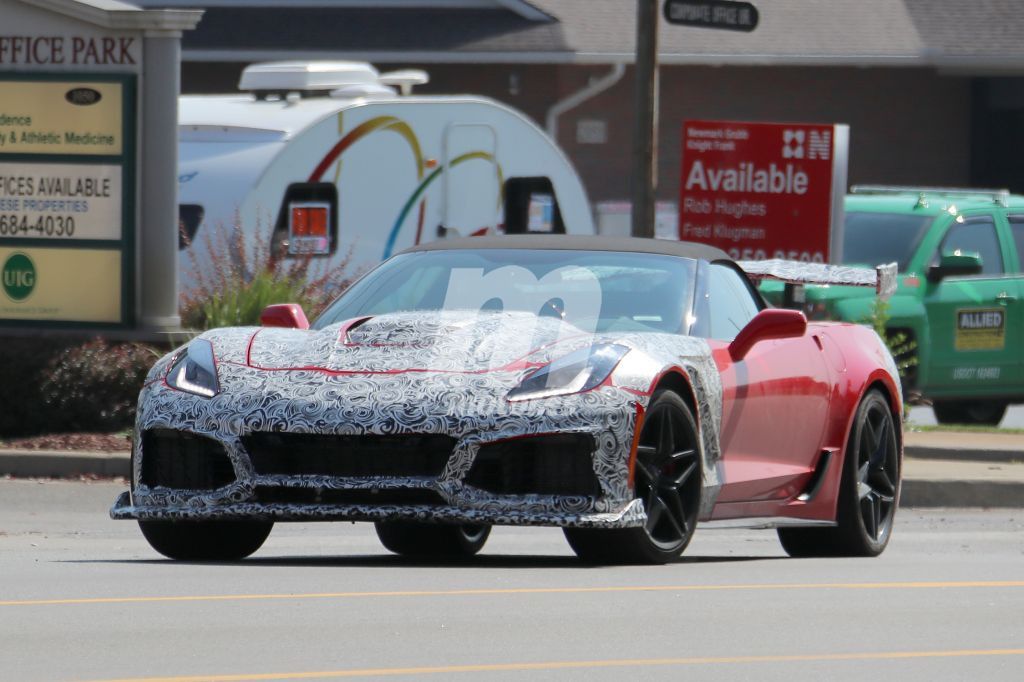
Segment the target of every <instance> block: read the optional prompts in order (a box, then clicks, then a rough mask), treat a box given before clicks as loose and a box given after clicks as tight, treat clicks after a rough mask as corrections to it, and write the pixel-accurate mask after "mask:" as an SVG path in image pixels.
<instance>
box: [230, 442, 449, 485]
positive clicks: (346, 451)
mask: <svg viewBox="0 0 1024 682" xmlns="http://www.w3.org/2000/svg"><path fill="white" fill-rule="evenodd" d="M242 444H243V445H244V446H245V449H246V450H247V451H248V453H249V458H250V460H251V461H252V466H253V468H254V469H255V470H256V472H257V473H258V474H264V475H271V474H276V475H284V476H302V475H320V476H340V477H354V478H362V477H369V476H395V477H418V476H429V477H435V478H436V477H437V476H440V475H441V473H442V472H443V471H444V467H445V465H446V464H447V463H448V457H449V456H450V455H451V453H452V449H453V448H454V447H455V439H454V438H452V437H450V436H443V435H436V434H401V435H384V436H379V435H361V436H338V435H319V434H303V433H253V434H250V435H248V436H244V437H243V438H242Z"/></svg>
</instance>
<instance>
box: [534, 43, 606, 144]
mask: <svg viewBox="0 0 1024 682" xmlns="http://www.w3.org/2000/svg"><path fill="white" fill-rule="evenodd" d="M624 73H626V65H625V64H623V63H622V62H618V63H616V64H613V65H612V70H611V71H609V72H608V73H607V74H606V75H604V76H602V77H601V78H598V79H597V80H596V81H594V82H592V83H590V84H588V85H587V86H586V87H584V88H583V89H582V90H577V91H576V92H574V93H573V94H571V95H569V96H568V97H566V98H565V99H563V100H561V101H558V102H555V105H554V106H553V107H551V108H550V109H548V115H547V117H546V118H545V126H546V127H547V130H548V136H549V137H551V139H552V140H554V141H555V142H558V117H559V116H561V115H562V114H564V113H565V112H567V111H569V110H570V109H572V108H574V107H577V106H579V105H580V104H583V102H586V101H587V100H588V99H590V98H591V97H593V96H595V95H599V94H601V93H602V92H604V91H605V90H607V89H608V88H610V87H612V86H613V85H615V84H616V83H618V82H619V79H621V78H622V74H624Z"/></svg>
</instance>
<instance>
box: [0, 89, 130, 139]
mask: <svg viewBox="0 0 1024 682" xmlns="http://www.w3.org/2000/svg"><path fill="white" fill-rule="evenodd" d="M122 88H123V86H122V84H121V83H112V82H102V81H100V82H90V81H42V82H39V81H19V80H7V81H3V80H0V154H95V155H119V154H121V152H122V149H123V145H124V139H123V129H124V125H123V120H122V112H123V99H122V97H123V91H122Z"/></svg>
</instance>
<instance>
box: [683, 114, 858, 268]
mask: <svg viewBox="0 0 1024 682" xmlns="http://www.w3.org/2000/svg"><path fill="white" fill-rule="evenodd" d="M848 142H849V127H848V126H845V125H822V124H804V123H741V122H730V121H686V122H684V123H683V135H682V144H683V150H682V176H681V187H680V195H679V238H680V239H682V240H684V241H695V242H701V243H705V244H710V245H712V246H717V247H719V248H721V249H723V250H724V251H726V252H727V253H728V254H729V255H730V256H731V257H733V258H736V259H740V260H763V259H767V258H784V259H787V260H802V261H810V262H816V263H826V262H835V261H837V260H838V259H839V258H840V257H841V253H840V251H841V249H842V234H841V233H842V210H843V203H842V202H843V196H844V194H845V192H846V162H847V147H848Z"/></svg>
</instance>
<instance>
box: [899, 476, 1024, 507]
mask: <svg viewBox="0 0 1024 682" xmlns="http://www.w3.org/2000/svg"><path fill="white" fill-rule="evenodd" d="M900 507H1000V508H1021V507H1024V483H1021V482H1019V481H940V480H927V479H913V478H911V479H903V485H902V488H901V489H900Z"/></svg>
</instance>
